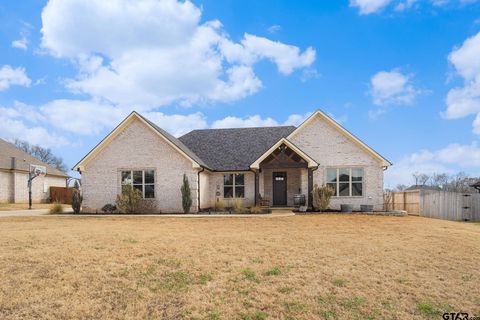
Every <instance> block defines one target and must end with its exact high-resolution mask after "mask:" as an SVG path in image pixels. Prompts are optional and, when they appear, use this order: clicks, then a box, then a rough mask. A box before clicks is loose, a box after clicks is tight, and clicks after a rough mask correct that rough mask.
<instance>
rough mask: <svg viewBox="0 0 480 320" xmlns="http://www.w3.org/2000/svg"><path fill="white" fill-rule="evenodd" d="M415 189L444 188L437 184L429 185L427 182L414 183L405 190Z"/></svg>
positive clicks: (436, 189) (437, 189) (438, 189)
mask: <svg viewBox="0 0 480 320" xmlns="http://www.w3.org/2000/svg"><path fill="white" fill-rule="evenodd" d="M414 190H435V191H440V190H442V188H440V187H437V186H428V185H425V184H412V185H411V186H410V187H408V188H406V189H405V190H403V191H414Z"/></svg>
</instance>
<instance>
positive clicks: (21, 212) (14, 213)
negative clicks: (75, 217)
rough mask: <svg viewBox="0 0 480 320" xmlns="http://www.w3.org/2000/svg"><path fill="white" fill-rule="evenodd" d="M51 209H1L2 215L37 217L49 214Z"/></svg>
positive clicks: (0, 214)
mask: <svg viewBox="0 0 480 320" xmlns="http://www.w3.org/2000/svg"><path fill="white" fill-rule="evenodd" d="M48 211H49V209H32V210H11V211H0V217H36V216H42V215H46V214H48ZM71 211H72V210H71V209H70V210H68V209H67V210H65V209H64V212H71Z"/></svg>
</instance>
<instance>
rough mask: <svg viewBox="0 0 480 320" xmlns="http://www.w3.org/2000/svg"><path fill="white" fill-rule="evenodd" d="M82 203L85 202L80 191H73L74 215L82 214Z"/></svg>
mask: <svg viewBox="0 0 480 320" xmlns="http://www.w3.org/2000/svg"><path fill="white" fill-rule="evenodd" d="M82 201H83V197H82V195H81V194H80V191H78V190H77V189H74V190H73V195H72V209H73V213H75V214H79V213H80V209H81V208H82Z"/></svg>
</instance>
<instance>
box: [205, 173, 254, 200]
mask: <svg viewBox="0 0 480 320" xmlns="http://www.w3.org/2000/svg"><path fill="white" fill-rule="evenodd" d="M239 173H243V174H245V198H244V199H243V205H244V206H245V207H250V206H253V205H255V174H254V173H253V172H251V171H243V172H239ZM223 174H224V173H222V172H211V173H210V177H209V186H210V187H209V188H210V203H211V206H212V207H213V206H214V204H215V202H216V201H217V199H222V200H223V201H224V202H225V205H226V206H228V205H229V199H224V198H223ZM217 186H219V189H217ZM217 191H218V192H220V196H217V195H216V193H217ZM200 194H201V192H200ZM202 207H203V205H202Z"/></svg>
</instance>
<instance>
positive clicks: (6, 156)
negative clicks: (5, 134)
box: [0, 139, 68, 203]
mask: <svg viewBox="0 0 480 320" xmlns="http://www.w3.org/2000/svg"><path fill="white" fill-rule="evenodd" d="M30 164H33V165H40V166H44V167H46V169H47V172H46V175H45V176H38V177H36V178H35V179H34V180H33V181H32V201H33V202H37V203H38V202H47V201H48V200H49V198H50V187H65V186H66V184H67V178H68V175H67V174H65V173H64V172H62V171H60V170H58V169H56V168H54V167H52V166H50V165H48V164H46V163H44V162H42V161H40V160H38V159H37V158H35V157H33V156H31V155H29V154H28V153H26V152H24V151H22V150H20V149H18V148H17V147H15V146H14V145H13V144H11V143H9V142H7V141H5V140H2V139H0V202H14V203H26V202H28V185H27V182H28V173H29V167H30Z"/></svg>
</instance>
